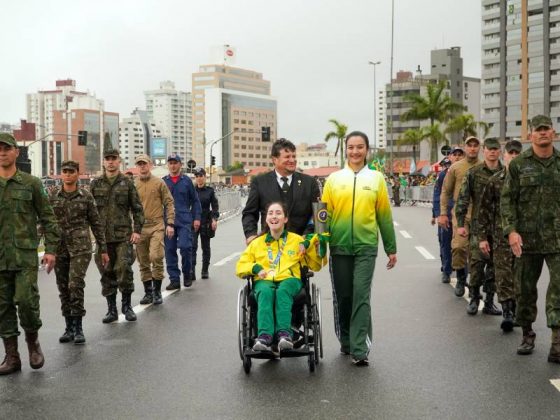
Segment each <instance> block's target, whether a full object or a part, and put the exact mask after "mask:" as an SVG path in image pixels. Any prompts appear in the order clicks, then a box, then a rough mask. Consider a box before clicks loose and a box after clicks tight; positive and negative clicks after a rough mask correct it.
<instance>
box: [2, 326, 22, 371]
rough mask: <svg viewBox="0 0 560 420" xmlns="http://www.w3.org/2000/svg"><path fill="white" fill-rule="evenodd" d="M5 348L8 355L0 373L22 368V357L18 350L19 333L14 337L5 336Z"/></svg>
mask: <svg viewBox="0 0 560 420" xmlns="http://www.w3.org/2000/svg"><path fill="white" fill-rule="evenodd" d="M3 341H4V349H5V350H6V356H5V357H4V361H3V362H2V364H1V365H0V375H9V374H10V373H14V372H18V371H20V370H21V359H20V358H19V352H18V338H17V335H14V336H13V337H8V338H4V339H3Z"/></svg>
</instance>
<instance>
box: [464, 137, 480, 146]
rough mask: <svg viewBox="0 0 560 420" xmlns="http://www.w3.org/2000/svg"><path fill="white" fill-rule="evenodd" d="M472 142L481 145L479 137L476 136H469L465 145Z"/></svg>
mask: <svg viewBox="0 0 560 420" xmlns="http://www.w3.org/2000/svg"><path fill="white" fill-rule="evenodd" d="M471 141H475V142H477V143H478V144H480V140H479V139H478V138H477V137H475V136H469V137H467V138H466V140H465V144H469V143H470V142H471Z"/></svg>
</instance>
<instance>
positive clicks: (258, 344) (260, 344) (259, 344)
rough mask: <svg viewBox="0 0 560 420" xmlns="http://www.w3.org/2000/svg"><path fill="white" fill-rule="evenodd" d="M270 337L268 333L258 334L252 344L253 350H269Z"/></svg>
mask: <svg viewBox="0 0 560 420" xmlns="http://www.w3.org/2000/svg"><path fill="white" fill-rule="evenodd" d="M271 344H272V337H271V336H269V335H268V334H262V335H259V337H258V338H257V339H256V340H255V344H253V351H271V350H272V349H271Z"/></svg>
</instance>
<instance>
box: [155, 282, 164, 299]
mask: <svg viewBox="0 0 560 420" xmlns="http://www.w3.org/2000/svg"><path fill="white" fill-rule="evenodd" d="M162 303H163V298H162V297H161V280H154V305H161V304H162Z"/></svg>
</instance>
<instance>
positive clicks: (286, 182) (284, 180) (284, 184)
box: [280, 176, 290, 194]
mask: <svg viewBox="0 0 560 420" xmlns="http://www.w3.org/2000/svg"><path fill="white" fill-rule="evenodd" d="M280 179H281V180H282V181H283V182H284V183H283V184H282V192H283V193H284V194H286V193H287V192H288V190H289V189H290V186H289V185H288V178H286V177H285V176H283V177H282V178H280Z"/></svg>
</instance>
